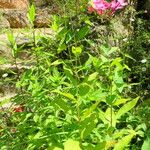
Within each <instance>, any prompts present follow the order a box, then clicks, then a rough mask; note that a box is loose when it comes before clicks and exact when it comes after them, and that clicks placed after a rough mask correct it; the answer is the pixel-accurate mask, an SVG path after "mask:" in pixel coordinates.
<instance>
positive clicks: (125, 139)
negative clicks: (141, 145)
mask: <svg viewBox="0 0 150 150" xmlns="http://www.w3.org/2000/svg"><path fill="white" fill-rule="evenodd" d="M134 135H135V134H133V133H132V134H130V135H127V136H125V137H123V138H122V139H121V140H120V141H119V142H118V143H117V144H116V145H115V147H114V149H113V150H124V149H125V147H126V146H128V144H129V143H130V141H131V139H132V138H133V136H134Z"/></svg>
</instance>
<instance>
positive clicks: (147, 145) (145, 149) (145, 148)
mask: <svg viewBox="0 0 150 150" xmlns="http://www.w3.org/2000/svg"><path fill="white" fill-rule="evenodd" d="M149 149H150V138H147V139H146V140H145V141H144V143H143V145H142V149H141V150H149Z"/></svg>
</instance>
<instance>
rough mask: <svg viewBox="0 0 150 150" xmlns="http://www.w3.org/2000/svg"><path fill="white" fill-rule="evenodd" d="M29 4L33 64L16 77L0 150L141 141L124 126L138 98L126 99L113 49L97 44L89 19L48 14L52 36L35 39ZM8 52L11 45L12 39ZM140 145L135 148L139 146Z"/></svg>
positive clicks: (92, 148)
mask: <svg viewBox="0 0 150 150" xmlns="http://www.w3.org/2000/svg"><path fill="white" fill-rule="evenodd" d="M34 11H35V9H34V7H33V6H31V8H30V11H29V14H28V16H29V20H30V22H31V25H32V30H33V39H34V46H33V49H32V53H33V55H34V56H35V57H34V58H35V60H36V61H34V65H33V66H32V68H31V69H28V70H26V71H25V72H24V74H23V75H22V76H21V78H19V81H18V82H17V84H16V87H17V88H18V89H20V90H21V94H20V93H19V94H18V95H17V96H16V97H15V98H14V99H13V101H14V102H15V104H16V105H17V107H15V108H12V109H11V110H10V116H9V120H2V122H4V123H3V127H2V129H1V135H2V141H3V142H2V143H1V145H0V146H1V149H27V150H32V149H33V150H34V149H48V150H61V149H64V150H69V149H70V148H72V149H73V148H74V150H80V149H85V150H88V149H89V150H100V149H102V150H104V149H105V150H107V149H114V150H123V149H125V148H127V149H128V148H129V147H130V145H132V144H130V142H132V139H135V140H136V141H137V137H143V132H142V130H141V128H140V127H138V125H135V124H134V125H132V124H131V123H129V124H126V123H125V121H126V120H127V119H128V118H129V116H131V115H132V114H133V113H132V112H131V109H133V108H134V107H135V105H136V104H137V102H138V100H139V97H136V98H131V97H129V96H127V95H126V92H125V90H126V89H127V88H128V86H130V85H128V84H127V83H126V82H125V78H126V75H125V70H130V69H129V67H128V66H127V65H126V64H125V63H124V59H123V57H122V55H121V54H120V51H121V50H120V48H119V47H112V46H110V45H109V43H102V42H101V41H100V42H99V41H98V38H99V37H98V36H97V35H95V34H93V33H92V28H94V24H93V23H92V22H91V18H90V17H89V16H87V15H84V14H82V13H80V12H78V11H76V14H75V16H71V17H70V16H69V17H67V16H65V17H62V18H60V17H58V16H54V18H53V23H52V29H53V30H54V36H53V37H51V38H50V37H42V38H40V39H37V38H36V37H35V34H34V33H35V30H34V28H33V22H34V16H35V15H34V14H35V12H34ZM9 39H10V41H12V42H11V43H12V50H13V54H14V56H15V58H16V57H17V51H18V49H17V46H16V43H15V42H14V40H13V38H12V36H10V37H9ZM140 146H141V145H140Z"/></svg>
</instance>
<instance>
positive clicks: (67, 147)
mask: <svg viewBox="0 0 150 150" xmlns="http://www.w3.org/2000/svg"><path fill="white" fill-rule="evenodd" d="M64 150H82V149H81V148H80V143H79V142H78V141H74V140H72V139H69V140H67V141H66V142H65V143H64Z"/></svg>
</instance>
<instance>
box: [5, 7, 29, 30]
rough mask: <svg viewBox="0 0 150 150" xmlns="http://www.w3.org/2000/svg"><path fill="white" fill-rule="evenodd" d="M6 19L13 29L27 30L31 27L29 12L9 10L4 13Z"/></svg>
mask: <svg viewBox="0 0 150 150" xmlns="http://www.w3.org/2000/svg"><path fill="white" fill-rule="evenodd" d="M4 18H6V19H7V20H8V22H9V24H10V27H11V28H25V27H27V26H29V21H28V18H27V11H25V10H17V9H7V10H5V12H4Z"/></svg>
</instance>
